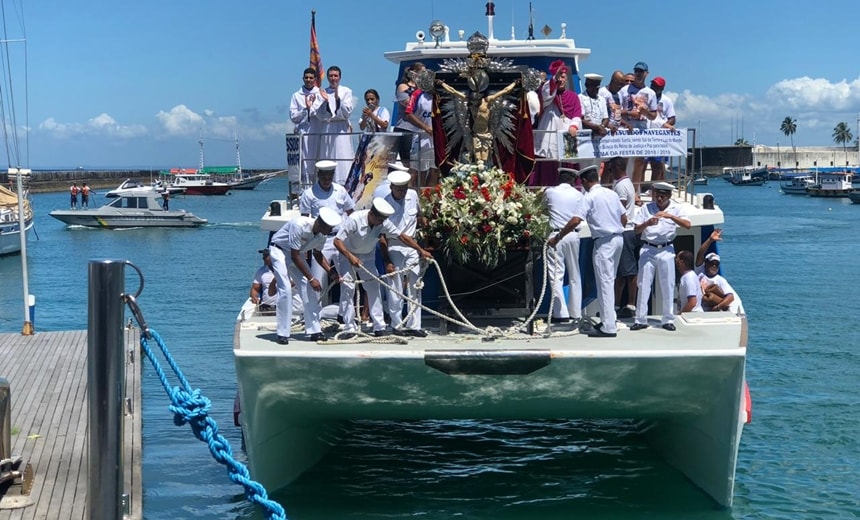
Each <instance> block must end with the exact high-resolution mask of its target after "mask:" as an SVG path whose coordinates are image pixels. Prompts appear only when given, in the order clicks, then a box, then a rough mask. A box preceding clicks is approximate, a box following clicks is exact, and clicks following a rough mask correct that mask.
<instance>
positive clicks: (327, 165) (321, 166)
mask: <svg viewBox="0 0 860 520" xmlns="http://www.w3.org/2000/svg"><path fill="white" fill-rule="evenodd" d="M314 166H315V167H316V169H317V170H319V171H329V170H334V169H335V168H337V163H336V162H334V161H317V162H316V163H315V164H314Z"/></svg>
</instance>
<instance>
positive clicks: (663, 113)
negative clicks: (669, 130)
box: [649, 95, 676, 128]
mask: <svg viewBox="0 0 860 520" xmlns="http://www.w3.org/2000/svg"><path fill="white" fill-rule="evenodd" d="M672 117H676V116H675V104H674V103H672V100H671V99H669V98H668V97H666V95H663V96H660V99H659V100H657V117H655V118H654V120H653V121H651V124H650V125H649V126H650V127H651V128H663V125H664V124H666V122H667V121H669V118H672Z"/></svg>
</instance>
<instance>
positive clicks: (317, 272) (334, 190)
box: [299, 161, 355, 300]
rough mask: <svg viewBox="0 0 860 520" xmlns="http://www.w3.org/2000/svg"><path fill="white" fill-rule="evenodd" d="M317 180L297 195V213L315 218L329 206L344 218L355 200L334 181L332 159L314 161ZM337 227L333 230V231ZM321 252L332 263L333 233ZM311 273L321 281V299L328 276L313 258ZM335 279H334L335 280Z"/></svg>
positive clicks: (353, 207)
mask: <svg viewBox="0 0 860 520" xmlns="http://www.w3.org/2000/svg"><path fill="white" fill-rule="evenodd" d="M315 166H316V170H317V174H316V176H317V180H316V182H315V183H314V184H313V186H311V187H310V188H307V189H305V191H304V192H302V195H301V197H299V213H301V214H302V215H303V216H306V217H313V218H316V217H318V216H319V210H320V208H324V207H325V208H330V209H332V210H334V211H335V213H337V214H338V215H340V217H341V218H346V217H347V216H349V214H350V213H352V211H353V209H355V202H354V201H353V200H352V197H350V196H349V194H348V193H347V192H346V189H345V188H344V187H343V186H341V185H340V184H335V183H334V171H335V169H336V168H337V163H336V162H334V161H318V162H317V163H316V165H315ZM336 232H337V229H335V230H334V233H336ZM322 254H323V256H324V257H325V259H326V260H328V261H329V263H332V264H333V263H334V257H335V256H337V250H336V249H335V248H334V234H332V236H330V237H329V238H328V239H327V240H326V243H325V245H324V246H323V248H322ZM311 269H312V270H313V275H314V277H315V278H316V279H317V280H320V282H321V283H322V294H323V300H326V296H327V294H328V286H329V277H328V276H327V275H326V272H325V270H324V269H323V267H322V266H321V265H320V264H319V263H318V262H316V260H314V262H313V263H312V265H311ZM336 281H337V280H335V282H336Z"/></svg>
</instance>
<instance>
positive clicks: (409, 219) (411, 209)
mask: <svg viewBox="0 0 860 520" xmlns="http://www.w3.org/2000/svg"><path fill="white" fill-rule="evenodd" d="M385 200H386V202H388V203H389V204H391V207H392V208H394V214H393V215H391V216H390V217H388V221H389V222H391V223H392V224H394V226H395V227H396V228H398V229H400V230H402V231H403V233H404V234H406V235H409V236H410V237H414V236H415V231H416V230H417V229H418V193H417V192H416V191H415V190H413V189H409V190H406V195H405V196H404V197H403V200H396V199H395V198H394V196H393V195H391V193H390V192H389V193H388V195H386V196H385ZM390 245H392V246H395V245H396V246H399V245H404V244H403V243H402V242H401V241H400V239H399V238H392V239H391V241H390ZM407 247H408V246H407Z"/></svg>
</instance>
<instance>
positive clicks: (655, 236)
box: [635, 201, 687, 325]
mask: <svg viewBox="0 0 860 520" xmlns="http://www.w3.org/2000/svg"><path fill="white" fill-rule="evenodd" d="M660 211H664V212H666V213H669V214H671V215H675V216H676V217H680V218H687V217H686V215H685V214H684V209H683V208H682V207H681V205H680V204H676V203H675V202H674V201H670V202H669V205H668V206H666V209H664V210H661V209H660V208H659V207H657V203H656V202H649V203H648V204H645V205H643V206H642V207H641V208H639V213H638V214H637V215H636V219H635V223H636V224H637V225H638V224H641V223H643V222H645V221H647V220H648V219H650V218H651V217H653V216H654V215H656V214H657V213H659V212H660ZM677 231H678V225H677V224H675V222H674V221H672V220H671V219H668V218H661V219H659V222H658V223H657V224H655V225H653V226H648V227H646V228H645V229H644V230H643V231H642V235H641V237H642V242H643V244H642V249H640V250H639V282H638V287H639V293H638V295H637V297H636V320H635V321H636V323H641V324H643V325H647V324H648V300H649V299H650V298H651V284H652V283H653V282H654V275H655V273H656V275H657V283H658V284H660V307H661V308H662V310H663V317H662V319H661V321H660V324H661V325H665V324H667V323H673V322H674V321H675V313H674V307H673V302H674V301H675V246H674V245H672V242H673V241H674V240H675V234H676V233H677Z"/></svg>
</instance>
